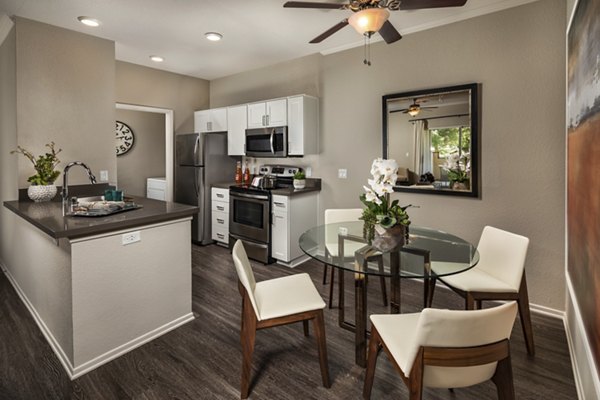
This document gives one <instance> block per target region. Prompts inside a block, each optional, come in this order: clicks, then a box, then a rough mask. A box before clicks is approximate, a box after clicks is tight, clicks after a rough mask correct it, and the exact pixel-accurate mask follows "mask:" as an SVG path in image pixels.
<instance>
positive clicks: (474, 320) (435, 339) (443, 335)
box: [400, 301, 517, 388]
mask: <svg viewBox="0 0 600 400" xmlns="http://www.w3.org/2000/svg"><path fill="white" fill-rule="evenodd" d="M516 315H517V304H516V303H515V302H514V301H513V302H509V303H507V304H503V305H501V306H498V307H493V308H488V309H484V310H440V309H434V308H426V309H424V310H423V311H422V312H421V315H420V316H419V322H418V324H417V330H416V334H415V337H414V338H415V339H414V341H413V343H411V344H407V346H408V347H407V350H408V352H409V353H408V357H407V360H408V361H407V365H400V367H401V368H402V370H403V371H405V374H406V376H408V375H409V374H410V370H411V369H412V366H413V364H414V361H415V359H416V356H417V354H418V353H419V350H420V348H421V347H451V348H465V347H475V346H483V345H487V344H492V343H496V342H499V341H502V340H504V339H508V338H509V337H510V333H511V331H512V327H513V324H514V321H515V317H516ZM496 364H497V363H496V362H492V363H489V364H484V365H481V366H469V367H434V366H427V365H425V371H424V378H423V384H424V385H425V386H429V387H440V388H458V387H465V386H471V385H475V384H478V383H481V382H484V381H486V380H488V379H490V378H491V377H492V376H493V374H494V372H495V370H496Z"/></svg>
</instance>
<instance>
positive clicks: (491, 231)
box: [475, 226, 529, 291]
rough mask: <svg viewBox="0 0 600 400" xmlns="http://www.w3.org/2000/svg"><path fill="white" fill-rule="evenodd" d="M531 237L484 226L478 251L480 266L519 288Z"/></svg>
mask: <svg viewBox="0 0 600 400" xmlns="http://www.w3.org/2000/svg"><path fill="white" fill-rule="evenodd" d="M528 246H529V239H528V238H526V237H525V236H521V235H517V234H514V233H511V232H507V231H503V230H501V229H498V228H494V227H491V226H486V227H485V228H483V232H482V233H481V238H480V239H479V244H478V245H477V251H478V252H479V263H478V264H477V266H476V267H475V268H480V269H481V270H483V271H485V272H486V273H488V274H490V275H492V276H493V277H494V278H497V279H499V280H501V281H502V282H504V283H506V284H508V285H510V287H512V288H513V289H514V290H515V291H518V290H519V286H520V285H521V278H522V277H523V270H524V268H525V258H526V257H527V247H528Z"/></svg>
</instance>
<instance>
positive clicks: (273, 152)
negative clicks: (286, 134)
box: [269, 129, 275, 154]
mask: <svg viewBox="0 0 600 400" xmlns="http://www.w3.org/2000/svg"><path fill="white" fill-rule="evenodd" d="M274 136H275V129H272V130H271V138H270V139H269V142H270V143H271V154H275V148H274V147H273V138H274Z"/></svg>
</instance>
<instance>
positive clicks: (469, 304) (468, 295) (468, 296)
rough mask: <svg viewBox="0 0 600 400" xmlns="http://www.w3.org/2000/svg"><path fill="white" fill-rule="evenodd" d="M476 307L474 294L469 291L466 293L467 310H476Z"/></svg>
mask: <svg viewBox="0 0 600 400" xmlns="http://www.w3.org/2000/svg"><path fill="white" fill-rule="evenodd" d="M474 309H475V299H474V298H473V295H472V294H471V293H469V292H467V293H465V310H474Z"/></svg>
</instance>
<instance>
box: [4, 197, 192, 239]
mask: <svg viewBox="0 0 600 400" xmlns="http://www.w3.org/2000/svg"><path fill="white" fill-rule="evenodd" d="M132 199H133V201H134V202H135V204H138V205H141V206H142V208H138V209H136V210H129V211H123V212H120V213H117V214H113V215H109V216H105V217H74V216H67V217H63V215H62V203H61V202H59V201H51V202H45V203H34V202H32V201H27V200H23V201H5V202H4V206H5V207H6V208H8V209H9V210H11V211H12V212H14V213H15V214H17V215H18V216H20V217H21V218H23V219H25V220H26V221H28V222H29V223H31V224H32V225H34V226H35V227H36V228H38V229H40V230H42V231H43V232H44V233H46V234H47V235H50V236H51V237H53V238H54V239H59V238H77V237H82V236H89V235H96V234H100V233H106V232H111V231H116V230H122V229H128V228H132V227H136V226H142V225H149V224H154V223H158V222H164V221H169V220H175V219H179V218H184V217H189V216H192V215H193V214H195V213H197V212H198V207H195V206H188V205H184V204H179V203H167V202H163V201H158V200H152V199H146V198H142V197H132Z"/></svg>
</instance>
